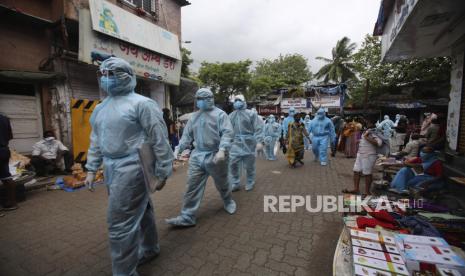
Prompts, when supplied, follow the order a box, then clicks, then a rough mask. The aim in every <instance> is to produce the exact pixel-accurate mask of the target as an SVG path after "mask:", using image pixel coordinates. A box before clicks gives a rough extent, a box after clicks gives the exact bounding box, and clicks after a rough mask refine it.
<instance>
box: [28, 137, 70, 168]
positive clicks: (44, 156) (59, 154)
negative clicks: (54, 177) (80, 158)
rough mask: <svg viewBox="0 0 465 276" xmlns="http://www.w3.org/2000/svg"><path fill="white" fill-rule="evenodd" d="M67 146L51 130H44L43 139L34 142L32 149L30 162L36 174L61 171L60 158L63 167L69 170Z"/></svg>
mask: <svg viewBox="0 0 465 276" xmlns="http://www.w3.org/2000/svg"><path fill="white" fill-rule="evenodd" d="M70 157H71V154H70V153H69V150H68V148H67V147H66V146H65V145H63V143H61V142H60V141H59V140H56V139H55V134H54V133H53V131H51V130H47V131H45V132H44V139H42V140H40V141H39V142H37V143H35V145H34V146H33V150H32V158H31V164H32V166H33V167H34V169H35V171H36V174H37V176H47V175H48V174H50V173H57V172H60V171H61V168H60V163H61V158H63V159H64V161H65V169H66V171H67V172H69V171H70V169H71V165H72V160H71V158H70Z"/></svg>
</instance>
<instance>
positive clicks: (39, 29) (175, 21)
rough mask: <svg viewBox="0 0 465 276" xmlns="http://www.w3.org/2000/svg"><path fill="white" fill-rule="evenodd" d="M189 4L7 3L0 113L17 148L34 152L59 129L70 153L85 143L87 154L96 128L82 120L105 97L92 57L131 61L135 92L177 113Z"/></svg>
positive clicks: (3, 5) (0, 47)
mask: <svg viewBox="0 0 465 276" xmlns="http://www.w3.org/2000/svg"><path fill="white" fill-rule="evenodd" d="M189 4H190V3H189V2H187V1H186V0H108V1H106V0H43V1H34V0H0V14H1V17H0V37H1V38H2V39H1V40H0V112H2V113H5V114H6V115H8V116H9V117H10V118H11V121H12V127H13V132H14V140H13V141H12V143H11V148H12V149H15V150H17V151H19V152H22V153H29V152H30V151H31V146H32V145H33V144H34V143H35V142H37V141H38V140H39V139H40V138H41V136H42V132H43V131H44V130H46V129H53V130H54V131H55V133H56V135H57V137H58V138H59V139H61V140H62V141H63V142H64V143H65V144H66V145H67V146H69V147H70V148H75V147H76V144H80V145H79V147H80V148H81V149H80V151H76V150H74V153H75V155H76V153H77V152H82V151H83V149H84V148H85V147H86V143H85V142H84V145H82V142H81V141H82V139H84V140H85V139H88V136H87V135H88V131H89V130H90V129H89V128H88V125H86V124H88V122H87V121H85V120H82V118H88V115H89V114H90V113H91V112H92V110H93V108H94V107H95V105H96V104H97V103H98V101H99V100H101V99H102V98H103V97H104V95H103V94H102V93H101V92H100V91H99V88H98V80H97V75H96V70H97V69H98V67H97V64H93V62H92V60H91V57H90V52H91V51H99V52H102V53H108V54H113V55H115V56H118V57H122V58H124V59H126V60H128V61H129V62H130V63H131V65H133V67H134V68H135V71H136V74H137V76H138V86H137V88H136V92H138V93H141V94H143V95H145V96H148V97H151V98H153V99H155V100H156V101H157V102H158V103H159V105H160V106H161V107H170V105H171V104H170V103H171V101H170V94H171V92H172V91H174V90H176V89H177V87H178V86H179V85H180V70H181V54H180V44H181V41H182V40H181V8H182V7H183V6H186V5H189ZM86 136H87V138H86ZM75 157H76V156H75ZM83 158H85V156H80V159H83ZM78 161H82V160H78Z"/></svg>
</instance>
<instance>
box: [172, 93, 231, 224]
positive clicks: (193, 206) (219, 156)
mask: <svg viewBox="0 0 465 276" xmlns="http://www.w3.org/2000/svg"><path fill="white" fill-rule="evenodd" d="M195 98H196V104H197V107H198V108H199V110H198V111H196V112H195V113H194V114H193V115H192V116H191V118H190V119H189V121H187V125H186V127H185V128H184V131H183V134H182V138H181V141H179V146H177V147H176V149H175V155H177V154H178V152H183V151H184V150H185V149H186V148H188V147H189V146H190V145H191V143H192V142H194V145H195V148H194V150H193V151H192V153H191V156H190V159H189V171H188V175H187V177H188V179H187V190H186V192H185V194H184V201H183V206H182V210H181V214H180V215H179V216H177V217H174V218H170V219H167V220H166V222H167V223H168V224H171V225H174V226H184V227H188V226H194V225H195V224H196V217H195V213H196V212H197V210H198V209H199V207H200V202H201V201H202V198H203V194H204V191H205V185H206V184H207V179H208V177H209V176H212V177H213V180H214V182H215V186H216V189H217V190H218V192H219V193H220V196H221V198H222V199H223V203H224V209H225V210H226V212H228V213H229V214H234V213H235V212H236V203H235V202H234V200H233V199H232V195H231V189H230V187H229V182H228V158H227V152H228V151H229V149H230V148H231V143H232V140H233V137H234V131H233V129H232V126H231V121H230V120H229V117H228V115H227V114H226V112H224V111H223V110H221V109H219V108H217V107H215V104H214V99H213V93H212V92H211V91H210V90H209V89H207V88H200V89H199V90H198V91H197V92H196V94H195Z"/></svg>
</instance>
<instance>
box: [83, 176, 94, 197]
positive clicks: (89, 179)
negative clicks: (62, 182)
mask: <svg viewBox="0 0 465 276" xmlns="http://www.w3.org/2000/svg"><path fill="white" fill-rule="evenodd" d="M94 180H95V172H87V176H86V180H85V182H84V183H85V184H86V186H87V189H89V191H91V192H93V191H95V187H94Z"/></svg>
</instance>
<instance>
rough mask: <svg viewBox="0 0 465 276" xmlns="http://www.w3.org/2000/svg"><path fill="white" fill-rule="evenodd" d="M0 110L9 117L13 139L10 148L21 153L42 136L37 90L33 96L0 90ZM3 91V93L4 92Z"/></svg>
mask: <svg viewBox="0 0 465 276" xmlns="http://www.w3.org/2000/svg"><path fill="white" fill-rule="evenodd" d="M0 92H1V93H0V110H1V112H2V113H3V114H5V115H6V116H7V117H9V118H10V123H11V128H12V130H13V140H11V141H10V144H9V146H10V148H11V149H12V150H16V151H17V152H20V153H23V154H29V153H31V152H32V146H33V145H34V144H35V143H36V142H37V141H39V140H40V139H41V138H42V132H43V130H42V117H41V107H40V99H39V95H38V93H37V92H34V91H33V96H25V95H14V93H15V91H0ZM4 93H5V94H4Z"/></svg>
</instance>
